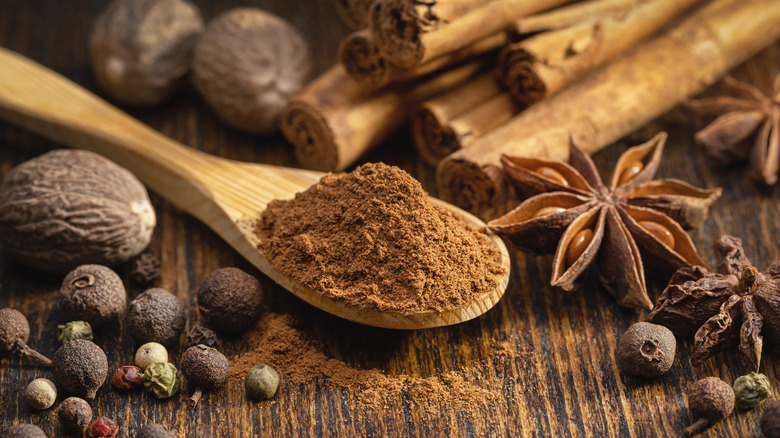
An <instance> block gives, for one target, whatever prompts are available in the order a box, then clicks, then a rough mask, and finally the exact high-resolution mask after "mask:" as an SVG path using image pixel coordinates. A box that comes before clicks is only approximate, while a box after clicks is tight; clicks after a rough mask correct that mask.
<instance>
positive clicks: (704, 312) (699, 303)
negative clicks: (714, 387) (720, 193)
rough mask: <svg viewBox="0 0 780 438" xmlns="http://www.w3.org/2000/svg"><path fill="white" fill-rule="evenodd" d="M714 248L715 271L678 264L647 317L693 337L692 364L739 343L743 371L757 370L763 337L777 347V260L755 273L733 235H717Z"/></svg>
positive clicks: (779, 328)
mask: <svg viewBox="0 0 780 438" xmlns="http://www.w3.org/2000/svg"><path fill="white" fill-rule="evenodd" d="M715 251H716V252H718V254H719V256H720V262H719V263H718V272H717V273H715V272H710V271H709V270H708V269H706V268H703V267H701V266H689V267H683V268H680V269H679V270H678V271H677V272H676V273H675V274H674V276H673V277H672V280H671V281H670V283H669V285H668V286H667V287H666V289H665V290H664V292H663V294H662V295H661V298H659V299H658V304H657V305H656V307H655V310H653V311H652V312H651V313H650V315H649V316H648V318H647V320H648V321H650V322H652V323H655V324H661V325H664V326H666V327H668V328H669V329H670V330H671V331H672V332H674V333H675V334H676V335H678V336H683V337H691V336H692V337H693V339H694V345H693V353H692V354H691V363H692V364H693V365H694V366H699V365H700V364H701V363H702V362H704V361H705V360H707V359H708V358H710V357H712V356H713V355H715V354H716V353H718V352H720V351H722V350H724V349H726V348H728V347H730V346H731V345H733V344H735V343H737V342H739V351H740V353H741V355H742V365H743V367H744V368H745V371H746V372H749V371H756V372H757V371H758V367H759V365H760V364H761V350H762V347H763V345H764V340H766V341H767V342H766V345H767V346H769V347H770V348H771V349H772V350H774V351H776V352H780V260H778V261H776V262H775V263H774V264H773V265H772V266H770V267H769V268H767V269H766V271H764V272H759V271H758V270H757V269H756V268H754V267H753V266H752V265H751V263H750V260H748V258H747V257H746V256H745V254H744V251H743V250H742V240H740V239H738V238H736V237H733V236H723V237H721V238H720V239H719V240H718V241H717V243H716V244H715Z"/></svg>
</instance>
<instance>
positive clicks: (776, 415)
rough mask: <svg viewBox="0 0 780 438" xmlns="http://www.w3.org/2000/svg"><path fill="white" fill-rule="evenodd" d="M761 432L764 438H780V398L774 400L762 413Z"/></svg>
mask: <svg viewBox="0 0 780 438" xmlns="http://www.w3.org/2000/svg"><path fill="white" fill-rule="evenodd" d="M761 432H763V433H764V438H780V400H776V401H774V402H772V404H770V405H769V406H767V407H766V409H764V414H763V415H761Z"/></svg>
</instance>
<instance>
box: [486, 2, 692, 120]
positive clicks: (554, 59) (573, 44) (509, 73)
mask: <svg viewBox="0 0 780 438" xmlns="http://www.w3.org/2000/svg"><path fill="white" fill-rule="evenodd" d="M700 2H701V0H634V2H633V3H634V5H632V6H628V7H625V8H614V9H612V10H608V11H606V12H605V11H601V13H600V15H597V16H590V17H589V18H588V19H587V20H586V21H584V22H582V23H580V24H574V25H573V26H571V27H568V28H561V29H557V30H552V31H549V32H543V33H541V34H539V35H536V36H533V37H531V38H528V39H525V40H523V41H520V42H518V43H515V44H512V45H510V46H507V47H506V48H505V49H504V50H502V51H501V54H500V55H499V58H498V71H499V75H500V78H501V81H502V83H503V84H504V86H505V87H506V88H507V90H508V91H509V94H510V95H512V97H514V98H515V99H516V100H517V101H518V102H519V103H520V104H522V105H524V106H528V105H530V104H532V103H534V102H538V101H540V100H542V99H544V98H545V97H546V96H549V95H552V94H554V93H555V92H557V91H558V90H560V89H562V88H563V87H564V86H566V85H568V84H569V83H571V82H573V81H575V80H576V79H578V78H580V77H582V75H583V74H585V73H586V72H587V71H589V70H591V69H592V68H594V67H596V66H598V65H600V64H602V63H604V62H606V61H608V60H610V59H612V58H614V57H615V56H617V55H618V54H620V53H621V52H623V51H624V50H626V49H628V48H629V47H631V46H633V45H635V44H637V43H638V42H639V41H641V40H642V39H644V38H646V37H647V36H649V35H650V34H652V33H654V32H655V31H657V30H658V29H660V28H661V27H662V26H664V25H665V24H667V23H668V22H669V21H671V20H672V19H673V18H674V17H676V16H678V15H679V14H681V13H682V12H684V11H686V10H687V9H689V8H691V7H692V6H693V5H694V4H696V3H700ZM591 6H593V5H591ZM580 7H581V8H582V7H583V6H580ZM571 8H574V6H571V7H570V9H571Z"/></svg>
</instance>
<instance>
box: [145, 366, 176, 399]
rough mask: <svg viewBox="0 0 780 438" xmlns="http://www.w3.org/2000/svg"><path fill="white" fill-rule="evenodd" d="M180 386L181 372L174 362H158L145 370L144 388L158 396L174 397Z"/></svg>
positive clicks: (161, 397)
mask: <svg viewBox="0 0 780 438" xmlns="http://www.w3.org/2000/svg"><path fill="white" fill-rule="evenodd" d="M180 387H181V374H179V370H177V369H176V367H175V366H174V365H173V364H172V363H168V362H156V363H153V364H151V365H149V366H148V367H146V369H145V370H144V388H146V389H148V390H149V391H152V393H153V394H154V396H155V397H157V398H160V399H163V398H169V397H172V396H173V395H175V394H176V393H177V392H179V388H180Z"/></svg>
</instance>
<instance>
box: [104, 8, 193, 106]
mask: <svg viewBox="0 0 780 438" xmlns="http://www.w3.org/2000/svg"><path fill="white" fill-rule="evenodd" d="M202 31H203V19H202V18H201V16H200V11H198V8H197V7H196V6H195V5H193V4H192V3H190V2H188V1H184V0H114V1H112V2H111V3H109V4H108V6H106V8H105V9H104V10H103V11H102V12H101V13H100V15H98V17H97V19H96V20H95V25H94V27H93V28H92V34H91V35H90V38H89V48H90V55H91V57H92V68H93V69H94V71H95V76H96V77H97V80H98V83H99V84H100V85H101V86H102V87H103V88H104V89H105V90H106V91H107V92H108V93H109V94H110V95H111V97H113V98H114V99H116V100H118V101H120V102H123V103H126V104H129V105H136V106H152V105H157V104H159V103H161V102H163V101H164V100H166V99H167V98H168V97H169V96H170V95H171V94H172V93H173V92H174V90H176V88H177V87H178V85H179V84H180V83H181V82H182V79H183V78H184V76H185V75H186V74H187V72H188V71H189V66H190V59H191V57H192V48H193V47H194V46H195V42H196V41H197V39H198V36H199V35H200V33H201V32H202Z"/></svg>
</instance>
